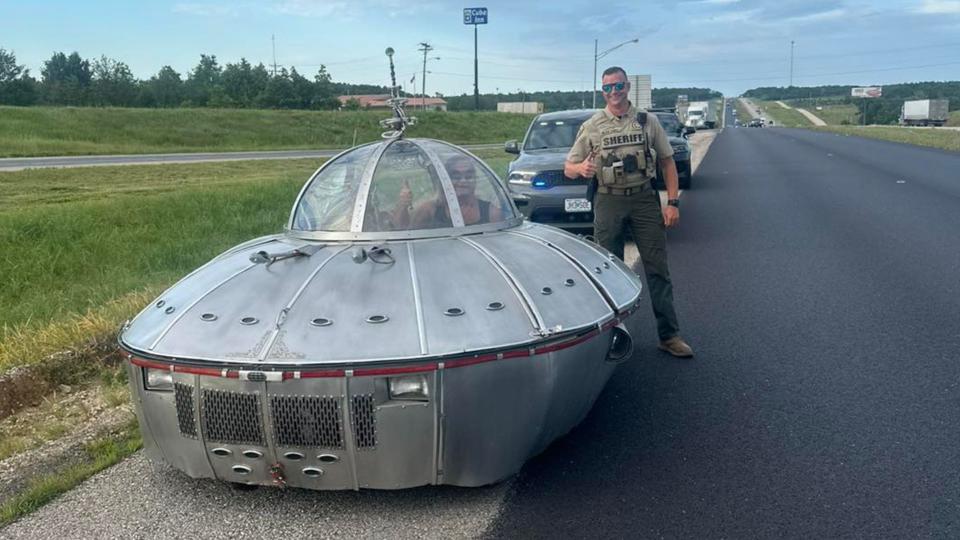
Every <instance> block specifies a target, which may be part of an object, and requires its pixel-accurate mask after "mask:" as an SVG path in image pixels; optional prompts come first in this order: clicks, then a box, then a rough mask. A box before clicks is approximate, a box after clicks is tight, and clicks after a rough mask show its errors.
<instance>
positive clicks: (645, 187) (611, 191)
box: [597, 180, 652, 195]
mask: <svg viewBox="0 0 960 540" xmlns="http://www.w3.org/2000/svg"><path fill="white" fill-rule="evenodd" d="M650 189H652V186H651V185H650V181H649V180H648V181H646V182H644V183H643V184H641V185H639V186H634V187H628V188H615V187H608V186H597V193H603V194H604V195H633V194H634V193H643V192H644V191H650Z"/></svg>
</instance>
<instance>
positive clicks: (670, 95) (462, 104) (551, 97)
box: [444, 88, 721, 111]
mask: <svg viewBox="0 0 960 540" xmlns="http://www.w3.org/2000/svg"><path fill="white" fill-rule="evenodd" d="M681 94H682V95H686V96H687V98H688V99H689V100H690V101H706V100H708V99H713V98H719V97H720V96H721V94H720V92H717V91H716V90H711V89H709V88H654V89H653V92H652V100H653V105H654V106H655V107H673V106H674V105H675V104H676V102H677V96H678V95H681ZM444 99H445V100H446V101H447V110H450V111H472V110H474V97H473V94H461V95H459V96H451V97H445V98H444ZM501 101H515V102H518V103H519V102H525V101H535V102H539V103H543V110H544V111H566V110H569V109H581V108H590V107H591V106H592V105H593V96H592V95H591V92H590V91H589V90H587V91H586V92H574V91H551V92H546V91H544V92H529V93H528V92H519V91H518V92H511V93H505V94H481V95H480V110H481V111H495V110H497V103H498V102H501ZM597 104H598V106H600V107H603V97H602V96H601V94H600V91H599V90H598V91H597Z"/></svg>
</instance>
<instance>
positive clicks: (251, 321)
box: [240, 317, 260, 326]
mask: <svg viewBox="0 0 960 540" xmlns="http://www.w3.org/2000/svg"><path fill="white" fill-rule="evenodd" d="M258 322H260V319H258V318H256V317H244V318H242V319H240V324H245V325H247V326H251V325H254V324H257V323H258Z"/></svg>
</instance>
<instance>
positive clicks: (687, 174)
mask: <svg viewBox="0 0 960 540" xmlns="http://www.w3.org/2000/svg"><path fill="white" fill-rule="evenodd" d="M652 114H655V115H657V120H659V121H660V125H661V126H663V130H664V131H666V132H667V137H669V139H670V146H672V147H673V161H674V163H676V164H677V179H678V180H679V183H680V189H690V181H691V177H692V176H693V173H692V169H691V167H690V155H691V152H690V141H688V140H687V135H690V134H692V133H695V132H696V131H697V130H696V128H692V127H685V126H684V125H683V123H682V122H680V117H679V116H677V113H675V112H672V111H658V110H652ZM662 173H663V171H661V170H660V168H659V167H657V178H656V179H655V180H654V182H653V187H655V188H656V189H666V187H665V185H664V183H663V174H662Z"/></svg>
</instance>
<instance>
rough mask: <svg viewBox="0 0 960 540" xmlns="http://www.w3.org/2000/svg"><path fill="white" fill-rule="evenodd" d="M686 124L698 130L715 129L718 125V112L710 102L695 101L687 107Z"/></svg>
mask: <svg viewBox="0 0 960 540" xmlns="http://www.w3.org/2000/svg"><path fill="white" fill-rule="evenodd" d="M684 124H685V125H686V126H688V127H693V128H697V129H702V128H707V129H713V128H714V127H715V126H716V125H717V110H716V107H714V106H713V103H711V102H709V101H693V102H691V103H690V105H689V106H688V107H687V118H686V120H684Z"/></svg>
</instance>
